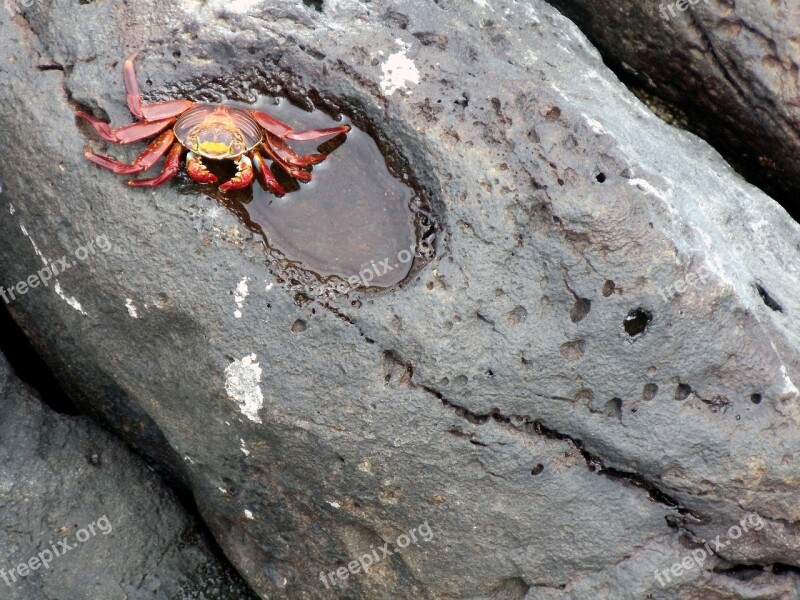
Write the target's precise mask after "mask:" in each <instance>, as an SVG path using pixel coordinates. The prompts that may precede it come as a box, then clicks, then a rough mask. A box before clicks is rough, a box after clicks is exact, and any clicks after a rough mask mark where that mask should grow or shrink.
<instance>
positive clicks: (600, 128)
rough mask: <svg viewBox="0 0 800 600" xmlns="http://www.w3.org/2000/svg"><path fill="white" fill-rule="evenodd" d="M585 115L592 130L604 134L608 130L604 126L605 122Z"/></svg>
mask: <svg viewBox="0 0 800 600" xmlns="http://www.w3.org/2000/svg"><path fill="white" fill-rule="evenodd" d="M583 117H584V118H585V119H586V123H587V124H588V125H589V127H591V128H592V131H594V132H595V133H596V134H597V135H603V134H604V133H605V132H606V130H605V128H604V127H603V124H602V123H600V122H599V121H595V120H594V119H590V118H589V117H587V116H586V115H583Z"/></svg>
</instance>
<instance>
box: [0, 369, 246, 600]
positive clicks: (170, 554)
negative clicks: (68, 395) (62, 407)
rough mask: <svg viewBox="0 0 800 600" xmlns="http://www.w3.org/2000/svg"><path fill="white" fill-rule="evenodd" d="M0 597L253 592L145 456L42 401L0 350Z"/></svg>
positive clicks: (218, 598) (211, 598)
mask: <svg viewBox="0 0 800 600" xmlns="http://www.w3.org/2000/svg"><path fill="white" fill-rule="evenodd" d="M0 508H1V509H2V510H0V589H1V590H2V592H0V596H2V597H3V598H7V599H8V600H40V599H41V600H44V599H47V598H59V600H86V599H87V598H123V597H124V598H131V599H133V598H154V599H163V600H226V599H236V600H241V599H247V598H252V597H253V596H252V595H251V594H250V592H249V591H248V589H247V586H246V585H244V584H243V582H242V580H241V579H240V578H239V577H238V575H237V574H236V573H235V572H234V571H232V570H231V568H230V566H229V565H227V564H226V563H225V562H224V561H221V560H220V559H219V558H218V557H217V556H216V555H215V554H214V552H213V551H212V550H211V548H210V546H209V544H208V540H207V538H206V534H205V533H204V532H203V530H202V529H201V528H199V527H198V524H197V522H196V521H195V520H194V519H193V518H191V517H189V516H188V515H187V514H186V513H185V511H184V510H183V508H182V507H181V506H180V504H179V503H178V502H177V500H176V498H175V496H174V495H173V494H172V492H170V491H169V490H167V489H166V488H165V487H164V485H163V483H162V482H161V481H160V480H159V478H158V477H157V476H156V475H155V474H154V473H153V472H152V471H151V470H150V469H148V468H147V467H146V466H145V464H144V463H143V462H142V460H141V459H140V458H138V457H136V456H134V455H133V454H132V453H131V451H130V450H129V449H127V448H126V447H125V446H124V445H123V444H122V443H121V442H120V441H119V440H118V439H116V438H115V437H114V436H113V435H112V434H110V433H109V432H107V431H105V430H103V429H101V428H100V427H98V426H97V424H96V423H94V422H93V421H91V420H89V419H87V418H86V417H69V416H64V415H60V414H58V413H55V412H53V411H52V410H50V409H49V408H48V407H47V406H45V405H43V404H42V403H41V402H40V401H39V400H38V399H37V398H36V397H35V396H34V395H32V393H31V392H30V390H29V389H28V388H27V386H26V385H24V384H23V383H22V382H20V381H19V380H18V379H17V378H16V377H15V376H14V375H13V373H11V372H10V370H9V368H8V364H7V363H6V360H5V358H4V357H2V356H0Z"/></svg>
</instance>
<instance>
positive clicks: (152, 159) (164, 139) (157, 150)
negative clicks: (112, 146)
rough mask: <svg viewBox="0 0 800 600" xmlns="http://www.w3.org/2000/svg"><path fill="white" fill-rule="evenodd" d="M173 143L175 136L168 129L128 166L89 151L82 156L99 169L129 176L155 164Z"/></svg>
mask: <svg viewBox="0 0 800 600" xmlns="http://www.w3.org/2000/svg"><path fill="white" fill-rule="evenodd" d="M174 141H175V134H174V133H172V130H171V129H170V130H168V131H165V132H164V133H162V134H161V135H160V136H158V137H157V138H156V139H155V140H154V141H153V142H152V143H151V144H150V145H149V146H148V147H147V148H145V149H144V152H142V153H141V154H139V156H137V157H136V158H135V159H134V161H133V162H132V163H131V164H129V165H128V164H125V163H121V162H119V161H117V160H114V159H113V158H109V157H108V156H103V155H102V154H95V153H94V152H92V151H91V150H87V151H86V152H84V154H85V155H86V158H87V159H89V161H90V162H93V163H94V164H96V165H98V166H100V167H103V168H105V169H109V170H110V171H113V172H114V173H120V174H125V175H129V174H132V173H141V172H142V171H146V170H147V169H149V168H150V167H152V166H153V165H154V164H156V163H157V162H158V159H159V158H161V157H162V156H164V155H165V154H166V153H167V150H169V149H170V147H171V146H172V143H173V142H174Z"/></svg>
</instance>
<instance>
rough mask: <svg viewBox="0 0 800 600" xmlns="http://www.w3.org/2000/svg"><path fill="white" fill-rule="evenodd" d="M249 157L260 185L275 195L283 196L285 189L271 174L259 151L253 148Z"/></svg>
mask: <svg viewBox="0 0 800 600" xmlns="http://www.w3.org/2000/svg"><path fill="white" fill-rule="evenodd" d="M250 158H251V160H252V161H253V168H254V170H255V172H256V177H257V178H258V182H259V183H260V184H261V187H263V188H264V189H265V190H267V191H268V192H272V193H273V194H275V195H276V196H285V195H286V190H284V189H283V187H282V186H281V184H280V183H278V180H277V179H275V175H273V174H272V171H270V169H269V167H268V166H267V163H265V162H264V157H263V156H261V153H260V152H259V151H258V150H253V151H252V152H251V153H250Z"/></svg>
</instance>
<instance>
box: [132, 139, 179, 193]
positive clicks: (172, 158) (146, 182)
mask: <svg viewBox="0 0 800 600" xmlns="http://www.w3.org/2000/svg"><path fill="white" fill-rule="evenodd" d="M182 153H183V146H181V144H180V143H175V144H173V145H172V149H171V150H170V151H169V154H168V155H167V161H166V162H165V163H164V168H163V169H162V170H161V174H160V175H159V176H158V177H153V178H151V179H131V180H130V181H128V185H132V186H135V187H141V186H147V187H155V186H157V185H161V184H162V183H164V182H165V181H168V180H170V179H172V178H173V177H174V176H175V173H177V172H178V169H179V168H180V166H181V154H182Z"/></svg>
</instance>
